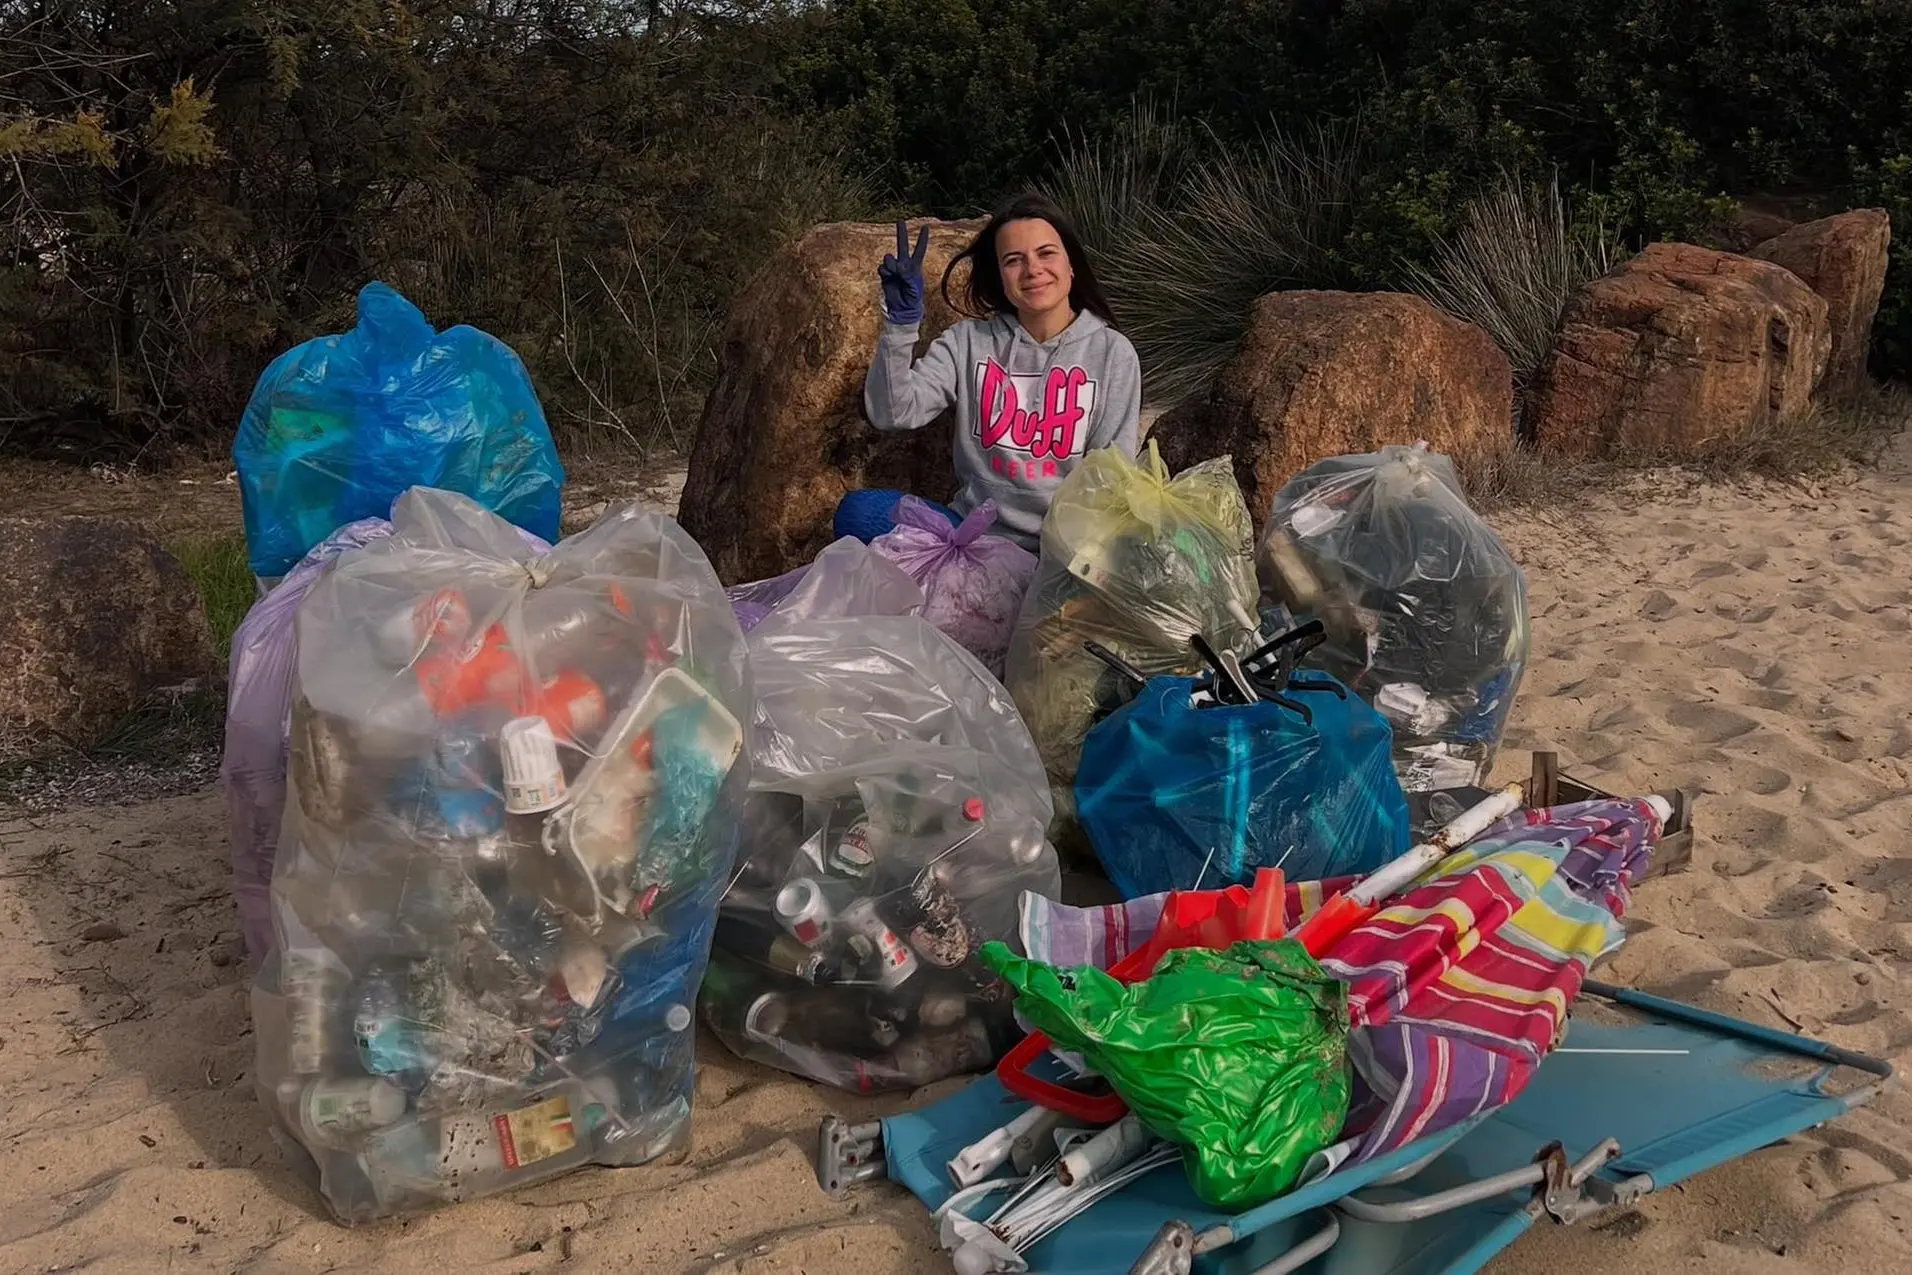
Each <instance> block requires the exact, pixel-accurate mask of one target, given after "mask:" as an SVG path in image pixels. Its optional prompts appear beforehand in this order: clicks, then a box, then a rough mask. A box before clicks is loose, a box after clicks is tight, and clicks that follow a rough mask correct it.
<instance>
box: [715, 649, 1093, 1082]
mask: <svg viewBox="0 0 1912 1275" xmlns="http://www.w3.org/2000/svg"><path fill="white" fill-rule="evenodd" d="M750 649H751V667H752V673H753V676H754V678H755V679H756V683H757V691H758V698H757V707H756V719H755V726H756V744H755V747H756V754H755V765H754V774H753V777H752V792H751V795H750V800H749V803H748V805H747V807H746V810H745V814H744V827H743V843H744V846H745V848H746V855H745V858H744V860H743V862H742V863H741V864H740V865H739V867H738V871H737V875H736V879H735V880H734V882H733V883H732V884H731V886H730V889H729V892H728V893H727V894H726V896H725V899H724V906H723V912H722V915H721V916H720V918H719V920H718V923H717V933H716V940H715V944H714V947H713V950H712V954H711V963H710V969H709V972H708V974H707V976H706V978H705V980H704V986H703V991H702V994H701V1004H702V1007H703V1011H704V1014H705V1016H706V1019H707V1021H708V1022H709V1023H710V1025H711V1027H712V1028H713V1029H714V1030H715V1031H716V1033H717V1035H718V1037H719V1039H721V1040H722V1041H723V1042H724V1043H725V1044H726V1045H728V1046H730V1048H731V1049H732V1050H734V1051H735V1052H737V1053H739V1054H741V1055H743V1056H744V1057H747V1058H752V1059H756V1060H757V1061H760V1062H765V1063H768V1064H770V1065H772V1066H776V1067H781V1068H783V1069H785V1070H787V1071H793V1072H796V1073H798V1074H800V1075H804V1076H808V1077H810V1078H812V1079H814V1080H819V1081H822V1082H824V1083H826V1084H832V1085H836V1086H838V1087H840V1088H844V1089H848V1090H852V1091H861V1092H875V1091H882V1090H896V1089H909V1088H914V1087H916V1086H918V1085H924V1084H928V1083H930V1082H932V1081H935V1080H940V1079H942V1078H943V1077H945V1076H951V1075H956V1074H959V1073H962V1072H966V1071H977V1070H981V1069H983V1068H986V1067H988V1066H990V1065H992V1064H993V1063H994V1062H995V1060H996V1059H997V1058H998V1057H999V1056H1000V1055H1001V1053H1002V1052H1003V1051H1004V1050H1005V1049H1006V1048H1007V1047H1008V1046H1009V1045H1010V1044H1012V1043H1014V1041H1015V1040H1016V1039H1017V1038H1018V1037H1019V1036H1020V1032H1019V1031H1018V1030H1017V1028H1016V1026H1015V1023H1014V1019H1013V1015H1012V1008H1011V1004H1010V998H1009V996H1008V989H1007V987H1006V986H1005V985H1004V984H1002V983H1001V982H1000V981H999V980H997V979H996V978H995V976H994V975H992V974H991V973H989V971H988V970H987V969H986V968H985V967H984V966H983V965H982V963H981V961H980V959H979V953H980V949H981V947H982V945H983V943H984V942H986V941H987V940H990V939H1002V940H1005V941H1014V938H1015V935H1016V929H1017V921H1018V914H1019V907H1020V900H1021V897H1022V893H1023V891H1025V890H1030V891H1035V892H1036V893H1039V894H1046V895H1053V894H1055V892H1056V891H1057V889H1058V887H1059V883H1060V882H1059V869H1058V865H1057V860H1056V854H1055V851H1054V849H1053V848H1052V847H1051V846H1050V845H1049V844H1048V842H1047V840H1046V839H1045V830H1046V828H1047V825H1048V823H1049V819H1050V816H1051V807H1050V804H1049V796H1048V789H1047V784H1046V783H1045V781H1044V777H1043V771H1042V762H1041V758H1040V757H1039V755H1038V754H1037V753H1036V749H1035V744H1034V741H1032V740H1031V739H1030V738H1029V732H1028V730H1027V729H1026V728H1025V727H1024V726H1023V724H1022V721H1021V719H1020V718H1019V717H1018V716H1017V714H1016V711H1015V707H1014V705H1013V703H1012V702H1011V701H1010V699H1009V696H1008V694H1007V693H1006V692H1005V691H1004V690H1003V689H1002V687H1001V686H1000V685H999V684H998V683H997V682H996V681H995V679H994V678H992V677H990V676H989V675H988V673H987V672H986V671H985V670H984V669H983V667H982V665H981V664H979V663H978V662H977V661H976V659H975V657H973V656H972V655H970V654H969V653H968V652H967V651H964V650H963V649H962V648H961V647H960V646H958V645H957V644H956V643H955V641H954V640H953V639H951V638H949V637H947V636H945V635H944V634H943V633H941V632H940V631H938V630H937V629H936V628H935V627H934V626H933V625H931V624H930V623H929V622H928V621H926V620H922V619H919V618H916V617H907V616H906V617H894V616H892V617H884V616H870V617H862V618H856V619H832V620H807V621H802V622H793V623H788V624H775V625H771V624H767V625H766V626H764V627H763V628H760V629H758V630H757V631H756V632H755V633H753V634H752V637H751V648H750Z"/></svg>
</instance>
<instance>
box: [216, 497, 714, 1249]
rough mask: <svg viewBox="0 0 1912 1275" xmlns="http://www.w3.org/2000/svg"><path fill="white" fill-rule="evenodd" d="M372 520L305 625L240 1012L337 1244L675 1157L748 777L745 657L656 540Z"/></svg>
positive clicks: (610, 516) (599, 531)
mask: <svg viewBox="0 0 1912 1275" xmlns="http://www.w3.org/2000/svg"><path fill="white" fill-rule="evenodd" d="M392 522H393V531H392V534H391V535H390V537H388V538H387V539H384V540H381V541H377V542H374V543H371V544H368V545H366V546H365V547H363V548H360V549H356V550H351V551H349V552H347V553H345V554H342V555H341V556H340V557H339V558H338V559H337V560H336V561H335V562H334V563H333V565H332V566H331V568H330V569H329V570H327V571H325V572H324V573H323V574H321V575H320V576H319V577H318V579H317V580H316V581H315V582H314V583H313V584H312V585H311V588H310V591H309V592H308V593H307V594H306V596H305V599H304V601H303V602H302V603H301V604H300V606H299V612H298V635H297V671H296V676H295V678H294V681H293V698H292V725H291V735H292V742H291V761H290V771H289V785H288V794H287V798H286V803H285V804H286V811H285V823H284V827H283V830H282V834H281V837H280V843H279V853H278V858H277V863H276V865H275V867H274V871H273V878H272V890H271V914H272V928H273V949H274V950H273V952H272V954H271V955H270V956H269V957H268V958H267V959H266V962H265V964H264V965H263V966H262V967H261V969H260V972H259V976H258V979H257V982H256V984H255V987H254V992H253V1018H254V1024H255V1028H256V1033H257V1037H258V1061H257V1067H256V1071H255V1074H256V1076H257V1078H258V1079H257V1084H258V1089H259V1094H260V1097H261V1099H262V1101H263V1102H264V1103H265V1104H266V1106H267V1107H268V1109H269V1110H270V1111H271V1112H272V1113H273V1114H274V1116H275V1117H276V1119H277V1121H278V1123H279V1124H280V1125H281V1126H282V1127H283V1128H284V1130H285V1131H286V1132H287V1133H289V1134H290V1136H291V1137H292V1138H293V1139H295V1140H296V1141H297V1142H298V1143H299V1144H300V1145H302V1146H303V1147H304V1148H305V1150H306V1152H308V1153H309V1155H310V1157H311V1158H312V1160H313V1161H314V1162H315V1163H316V1165H317V1169H318V1174H319V1182H320V1189H321V1191H322V1193H323V1195H324V1197H325V1200H326V1202H327V1204H328V1206H329V1207H330V1208H331V1209H332V1211H333V1213H334V1214H335V1215H336V1216H337V1217H338V1218H340V1220H342V1221H346V1222H353V1223H357V1222H366V1221H371V1220H374V1219H377V1218H382V1217H388V1216H392V1215H395V1214H404V1213H410V1212H414V1211H417V1210H421V1209H425V1208H430V1207H434V1206H436V1205H440V1204H445V1203H449V1202H453V1201H457V1200H463V1199H469V1198H472V1197H475V1196H480V1195H485V1194H489V1193H491V1192H494V1191H499V1190H504V1189H507V1188H510V1187H513V1186H517V1185H520V1184H523V1183H526V1182H531V1181H537V1180H540V1179H543V1178H546V1177H550V1176H552V1175H554V1174H557V1173H561V1172H563V1171H565V1170H567V1169H570V1168H574V1167H576V1166H578V1165H580V1164H583V1163H586V1162H595V1163H601V1164H636V1163H641V1162H643V1161H646V1160H649V1159H652V1158H655V1157H657V1156H659V1155H663V1154H666V1153H669V1152H674V1151H675V1150H678V1149H680V1148H682V1147H684V1146H685V1145H687V1143H686V1139H687V1137H688V1132H689V1116H690V1099H691V1082H692V1073H691V1065H692V1048H691V1045H692V1031H691V1028H692V1021H693V1015H692V1010H691V1006H692V1003H693V998H694V995H695V991H696V987H697V984H698V981H699V979H700V978H701V976H702V973H703V966H704V963H705V956H706V953H707V951H708V945H709V941H710V934H711V931H712V929H713V927H714V925H715V922H716V911H717V902H718V899H719V898H720V897H721V895H722V893H723V889H724V883H725V882H726V881H727V880H728V879H729V874H730V871H731V868H732V863H733V859H734V856H735V852H736V842H737V820H738V815H739V813H740V811H741V807H742V798H743V793H744V789H745V787H746V785H747V782H748V775H747V771H748V761H747V757H746V747H745V738H744V735H745V732H744V722H745V721H746V720H747V715H748V712H749V704H750V684H749V676H748V666H747V662H746V657H745V652H744V642H743V634H742V633H741V632H740V631H739V629H738V627H737V622H736V619H735V617H734V616H733V615H732V613H731V610H730V606H729V604H728V602H727V601H726V599H725V598H724V595H723V590H722V588H721V586H720V585H719V584H718V582H717V578H716V576H715V574H714V573H713V572H712V570H711V567H710V564H709V562H708V561H707V560H706V559H705V558H704V555H703V553H702V552H701V551H700V550H699V549H698V548H697V546H696V544H695V543H694V542H692V541H691V539H690V538H689V537H688V536H687V535H686V534H685V533H684V532H683V531H682V530H681V529H680V528H679V527H678V526H677V525H676V523H675V522H673V521H671V520H670V519H668V518H665V517H663V516H661V515H657V514H652V513H647V512H644V511H642V510H639V509H637V508H635V507H622V508H618V509H613V510H612V511H610V512H608V513H606V514H605V515H604V516H603V517H602V518H600V519H599V520H598V522H597V523H596V524H595V525H593V526H592V527H591V528H589V529H588V530H586V531H584V532H582V533H581V534H579V535H577V536H574V537H572V538H570V539H569V540H566V541H564V542H563V543H562V544H560V545H558V546H557V547H556V548H555V549H554V550H552V551H551V552H550V553H547V554H539V553H537V552H536V551H534V550H533V549H532V548H530V547H529V546H528V545H527V544H526V543H525V540H524V539H523V538H522V537H521V536H520V534H519V533H518V531H517V530H516V529H514V528H513V527H512V526H510V524H508V523H506V522H505V521H504V520H503V519H501V518H499V517H497V516H496V515H494V514H491V513H488V512H486V511H485V510H484V509H483V508H481V507H480V506H479V505H478V504H476V503H475V502H473V501H471V500H469V499H468V498H466V497H463V496H458V495H454V494H452V493H449V492H441V491H432V490H422V489H421V490H414V491H411V492H408V493H407V494H406V495H405V496H404V497H402V498H401V499H400V500H399V502H398V504H397V506H396V507H395V509H394V511H393V515H392Z"/></svg>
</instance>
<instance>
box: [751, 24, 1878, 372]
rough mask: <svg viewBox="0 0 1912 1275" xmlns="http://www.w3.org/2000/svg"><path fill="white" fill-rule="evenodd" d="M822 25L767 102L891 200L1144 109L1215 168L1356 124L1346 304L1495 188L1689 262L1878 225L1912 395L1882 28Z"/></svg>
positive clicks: (1028, 179) (975, 197)
mask: <svg viewBox="0 0 1912 1275" xmlns="http://www.w3.org/2000/svg"><path fill="white" fill-rule="evenodd" d="M830 13H831V16H830V20H829V21H827V22H822V23H819V24H817V25H816V26H815V27H814V28H813V30H812V36H813V38H812V40H811V41H810V44H809V46H808V49H807V51H806V53H805V56H804V59H803V61H802V64H801V65H800V66H798V67H797V68H796V70H795V73H793V75H792V76H791V77H790V78H789V81H788V83H787V85H786V90H785V91H786V93H787V95H788V100H790V101H792V102H795V103H797V104H799V105H801V106H802V107H804V108H805V109H808V110H811V111H814V112H816V114H817V116H818V118H820V119H823V120H826V121H829V122H830V123H832V124H833V125H834V126H836V127H838V128H840V129H841V130H842V131H841V132H840V133H839V134H838V135H839V137H840V138H841V139H842V142H843V145H844V146H846V147H847V148H848V149H849V150H850V152H851V153H852V154H854V155H855V156H856V157H857V162H858V163H860V164H862V165H864V166H865V167H867V168H868V169H869V170H870V171H872V172H876V173H878V174H879V175H880V177H881V179H882V180H883V181H884V182H885V183H886V186H887V189H888V190H889V192H890V193H892V194H894V195H896V196H898V197H900V198H904V199H907V200H911V201H914V202H917V203H919V204H922V205H924V206H928V207H931V208H935V209H938V210H943V211H957V210H962V211H968V210H970V209H973V208H974V207H976V206H977V205H983V204H987V203H989V202H991V201H992V200H993V199H994V198H996V197H997V196H999V195H1001V194H1004V193H1007V192H1010V191H1012V190H1015V189H1017V188H1019V187H1022V186H1026V185H1028V184H1031V183H1034V182H1038V181H1042V180H1045V179H1047V178H1049V177H1050V175H1051V174H1052V173H1054V172H1057V171H1062V172H1064V173H1065V174H1066V170H1067V167H1068V163H1067V160H1066V159H1064V160H1061V161H1059V160H1058V151H1059V150H1060V152H1061V154H1062V155H1063V156H1065V157H1066V156H1079V155H1080V154H1081V147H1082V146H1083V145H1084V144H1085V139H1087V142H1088V144H1090V145H1093V144H1094V142H1095V141H1096V140H1098V139H1102V138H1105V137H1109V136H1113V135H1115V133H1116V131H1117V128H1118V125H1119V124H1120V123H1121V121H1122V117H1123V115H1124V114H1125V112H1126V111H1127V110H1128V103H1129V102H1131V101H1132V100H1135V99H1137V98H1152V99H1153V100H1156V101H1159V102H1168V103H1173V105H1174V107H1175V110H1176V112H1177V113H1178V115H1179V116H1180V118H1182V119H1186V120H1201V121H1203V124H1204V131H1205V132H1206V133H1207V134H1209V135H1210V136H1212V137H1213V139H1214V141H1215V142H1216V143H1217V144H1218V145H1219V147H1220V148H1221V149H1222V152H1223V153H1224V154H1226V155H1232V156H1236V157H1239V156H1242V155H1244V154H1245V153H1247V152H1249V151H1251V150H1252V148H1253V147H1254V146H1256V145H1257V143H1258V139H1259V138H1260V137H1261V136H1262V135H1263V134H1264V132H1265V131H1267V130H1269V129H1273V130H1274V131H1276V132H1278V133H1280V134H1282V135H1285V136H1291V137H1292V136H1295V135H1298V134H1300V133H1302V132H1304V131H1305V130H1306V129H1307V128H1309V127H1311V126H1313V125H1315V124H1316V123H1318V122H1319V121H1322V120H1324V119H1353V118H1356V117H1357V116H1358V117H1359V118H1360V120H1361V133H1362V138H1363V159H1364V162H1363V165H1362V171H1361V175H1360V179H1359V182H1358V186H1359V193H1358V198H1357V202H1356V206H1355V208H1354V210H1353V216H1352V224H1351V225H1350V227H1349V228H1348V232H1347V235H1346V238H1345V240H1344V241H1343V243H1342V245H1341V247H1340V249H1339V261H1338V265H1339V266H1340V267H1341V268H1342V269H1344V270H1345V272H1346V274H1347V276H1348V277H1349V278H1350V279H1352V280H1353V281H1354V282H1356V283H1358V284H1360V285H1361V286H1366V287H1380V286H1389V287H1398V286H1401V284H1402V283H1403V281H1404V271H1403V268H1402V267H1403V263H1405V262H1421V263H1424V264H1425V263H1427V262H1428V261H1429V260H1430V259H1431V257H1432V254H1433V253H1434V252H1435V251H1436V245H1437V244H1438V243H1440V242H1441V241H1442V240H1444V239H1448V238H1450V237H1451V236H1453V235H1454V234H1455V233H1456V232H1457V231H1458V230H1459V229H1460V226H1461V222H1462V218H1463V215H1464V209H1465V208H1466V206H1467V203H1468V201H1469V200H1470V199H1471V198H1472V197H1474V196H1475V195H1477V194H1478V193H1480V192H1482V191H1483V190H1487V189H1490V188H1491V187H1492V186H1493V184H1494V183H1495V181H1496V180H1497V178H1498V175H1499V174H1500V173H1502V172H1525V173H1545V172H1549V171H1557V172H1558V173H1559V174H1560V176H1561V182H1562V185H1563V187H1564V191H1563V194H1564V196H1565V198H1566V200H1567V202H1568V203H1569V205H1570V206H1573V207H1585V206H1590V205H1593V204H1595V203H1597V205H1598V206H1599V207H1600V208H1601V209H1602V211H1603V215H1604V218H1605V221H1606V223H1607V225H1608V226H1609V228H1610V230H1611V231H1612V232H1613V233H1615V234H1616V235H1618V236H1619V237H1622V238H1624V239H1626V240H1628V241H1631V242H1639V241H1644V240H1647V239H1654V238H1683V239H1699V240H1702V241H1704V240H1706V239H1707V238H1708V237H1709V236H1712V235H1714V234H1716V233H1717V232H1719V231H1720V230H1721V229H1722V228H1723V226H1724V223H1725V222H1726V221H1727V220H1728V219H1729V218H1730V217H1731V215H1732V213H1733V211H1734V208H1735V206H1736V202H1737V201H1738V200H1740V199H1743V198H1748V197H1754V196H1781V197H1784V198H1786V199H1787V200H1788V201H1789V202H1790V203H1792V204H1794V205H1796V206H1800V207H1803V208H1806V209H1809V210H1813V211H1820V212H1829V211H1837V210H1839V209H1841V208H1845V207H1853V206H1863V205H1869V204H1877V205H1881V206H1884V207H1886V208H1887V209H1888V210H1890V211H1892V212H1893V213H1894V215H1895V218H1897V219H1898V220H1899V222H1900V227H1901V233H1900V235H1899V236H1898V240H1899V242H1898V245H1897V246H1895V248H1894V262H1895V267H1894V270H1893V271H1892V273H1891V274H1890V275H1889V276H1888V281H1887V296H1886V300H1885V302H1884V304H1883V306H1882V308H1881V312H1880V318H1879V325H1878V328H1877V338H1878V339H1877V343H1876V345H1875V349H1874V362H1873V366H1874V370H1875V371H1877V372H1879V373H1881V374H1887V375H1892V376H1897V377H1905V376H1907V375H1908V374H1912V269H1907V268H1906V267H1907V265H1908V263H1912V228H1908V226H1907V223H1906V222H1905V220H1904V218H1903V217H1902V216H1900V214H1903V213H1906V212H1912V209H1908V208H1907V202H1908V199H1912V94H1909V93H1908V91H1907V88H1906V75H1905V70H1904V68H1905V67H1906V66H1908V65H1912V23H1908V22H1906V21H1905V13H1904V9H1903V7H1902V6H1899V5H1892V4H1881V3H1877V0H1678V3H1675V2H1674V0H1350V2H1349V3H1345V4H1340V5H1333V6H1324V5H1309V4H1301V3H1295V2H1294V0H1260V2H1257V3H1246V4H1237V5H1217V4H1213V3H1210V2H1206V0H1048V2H1046V3H1044V2H1039V0H943V2H942V3H939V4H938V5H935V6H923V5H917V4H913V3H908V2H906V0H841V2H840V3H838V4H836V5H834V6H832V8H831V11H830ZM1034 53H1039V54H1040V57H1039V58H1036V59H1035V60H1033V61H1032V54H1034ZM979 72H984V73H986V75H983V77H982V84H981V86H980V87H979V83H978V78H977V77H978V73H979ZM1063 124H1066V126H1067V127H1066V129H1064V128H1062V127H1061V125H1063ZM1244 162H1245V161H1244ZM1057 184H1066V177H1065V178H1063V179H1059V180H1058V183H1057ZM1191 268H1192V269H1196V270H1201V269H1206V268H1208V267H1206V266H1204V265H1202V264H1199V263H1197V264H1194V265H1192V266H1191Z"/></svg>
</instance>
